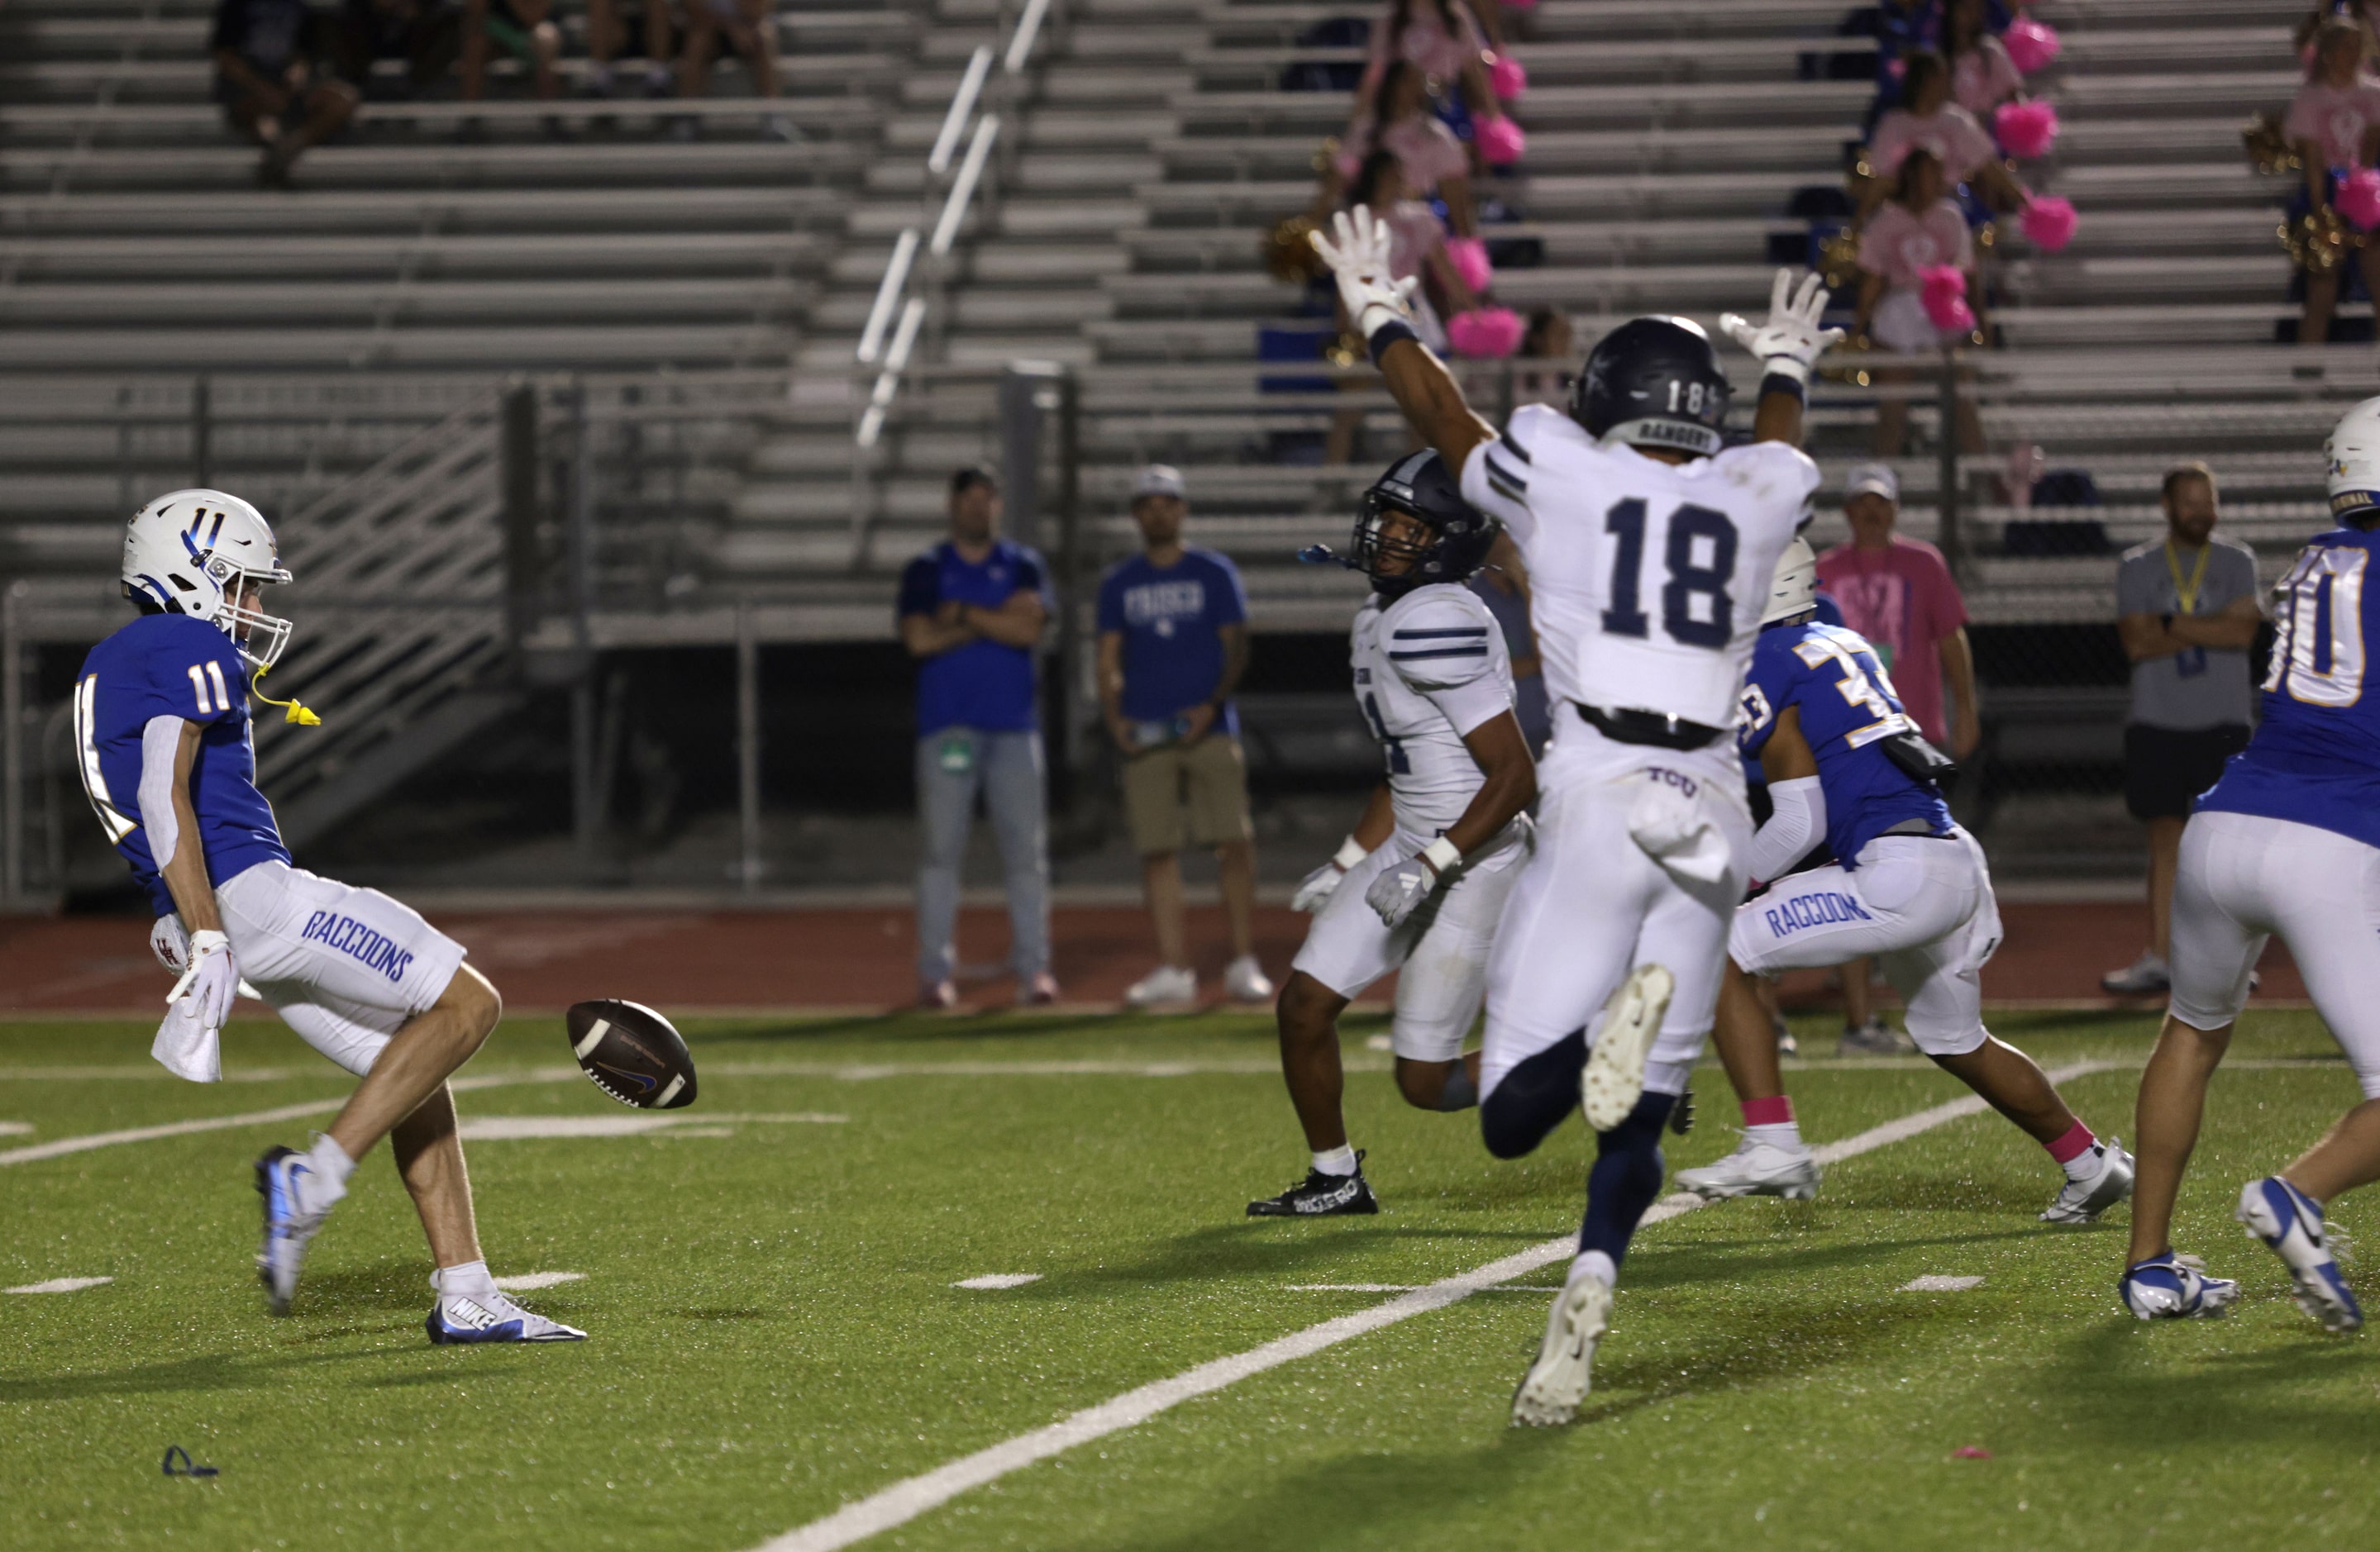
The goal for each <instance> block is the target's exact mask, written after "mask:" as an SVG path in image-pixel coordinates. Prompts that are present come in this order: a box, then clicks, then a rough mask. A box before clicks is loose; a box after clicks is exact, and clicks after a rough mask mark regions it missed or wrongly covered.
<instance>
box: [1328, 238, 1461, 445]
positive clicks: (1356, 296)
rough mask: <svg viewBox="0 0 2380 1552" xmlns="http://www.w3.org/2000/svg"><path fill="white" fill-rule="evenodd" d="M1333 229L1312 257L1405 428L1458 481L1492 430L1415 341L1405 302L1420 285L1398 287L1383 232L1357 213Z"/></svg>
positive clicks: (1450, 377)
mask: <svg viewBox="0 0 2380 1552" xmlns="http://www.w3.org/2000/svg"><path fill="white" fill-rule="evenodd" d="M1331 226H1332V229H1333V232H1334V233H1335V236H1336V240H1335V241H1334V240H1333V239H1332V238H1331V237H1326V236H1323V235H1322V234H1321V233H1319V232H1317V233H1315V234H1314V237H1313V241H1314V250H1315V251H1316V252H1317V253H1319V254H1321V255H1322V261H1323V262H1324V263H1326V264H1329V265H1330V271H1331V273H1332V274H1334V275H1335V276H1337V277H1338V281H1339V299H1340V300H1341V301H1342V302H1343V303H1344V304H1345V305H1346V308H1347V316H1348V318H1349V319H1350V320H1351V321H1353V322H1354V325H1355V329H1356V332H1358V333H1361V334H1362V335H1363V336H1364V340H1365V343H1366V345H1367V346H1370V348H1371V352H1372V361H1373V364H1374V365H1376V366H1378V368H1379V369H1380V375H1381V377H1383V378H1385V379H1386V380H1387V381H1388V384H1389V393H1390V395H1391V396H1393V397H1394V398H1395V399H1396V401H1397V408H1398V409H1400V410H1402V411H1403V413H1404V418H1405V421H1406V423H1407V424H1408V425H1410V426H1412V427H1413V429H1414V430H1415V433H1417V434H1418V435H1419V436H1420V437H1421V439H1422V441H1423V442H1425V443H1427V444H1428V445H1430V446H1432V447H1435V448H1437V449H1438V455H1439V457H1441V458H1443V459H1445V460H1446V467H1448V468H1449V469H1451V470H1453V471H1455V473H1456V474H1458V475H1460V473H1461V472H1462V469H1463V464H1464V462H1465V460H1467V459H1468V458H1469V457H1470V456H1471V450H1472V449H1473V448H1475V447H1476V446H1478V445H1479V444H1480V443H1483V442H1492V441H1494V440H1495V438H1496V428H1495V427H1493V426H1491V425H1489V424H1488V422H1487V421H1485V420H1483V419H1481V418H1479V417H1478V416H1477V415H1476V414H1475V413H1473V411H1472V408H1471V406H1470V405H1469V404H1467V403H1465V402H1464V400H1463V390H1462V388H1461V387H1460V386H1459V385H1457V384H1456V382H1455V381H1454V374H1453V373H1451V372H1450V371H1448V370H1446V363H1445V362H1443V361H1441V360H1439V358H1437V356H1436V355H1434V354H1432V353H1431V351H1430V348H1429V347H1428V346H1426V345H1424V344H1422V343H1421V338H1420V336H1419V335H1417V334H1415V333H1414V327H1413V312H1412V309H1410V308H1409V307H1408V306H1407V305H1406V300H1405V298H1407V297H1410V296H1412V295H1413V292H1414V287H1415V285H1417V284H1419V283H1418V282H1417V281H1416V280H1415V279H1412V278H1407V279H1404V280H1399V279H1397V278H1396V276H1395V275H1394V273H1392V272H1391V271H1390V268H1389V228H1388V226H1387V224H1385V223H1383V222H1381V221H1378V220H1377V219H1375V218H1374V217H1373V214H1372V212H1371V211H1370V210H1369V209H1367V208H1366V207H1365V206H1362V205H1358V206H1356V207H1355V208H1354V210H1352V211H1342V212H1340V213H1339V214H1338V215H1337V216H1335V217H1334V218H1332V222H1331Z"/></svg>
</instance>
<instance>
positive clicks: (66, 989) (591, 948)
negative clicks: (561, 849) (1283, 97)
mask: <svg viewBox="0 0 2380 1552" xmlns="http://www.w3.org/2000/svg"><path fill="white" fill-rule="evenodd" d="M1055 915H1056V919H1055V922H1054V924H1053V925H1054V937H1055V941H1056V943H1057V963H1056V964H1055V966H1054V968H1055V970H1056V973H1057V976H1058V979H1059V982H1060V985H1061V986H1062V988H1063V992H1064V1000H1065V1001H1066V1003H1067V1004H1069V1005H1073V1006H1080V1007H1098V1006H1102V1005H1104V1006H1113V1005H1115V1004H1116V1003H1117V1002H1118V1001H1119V1000H1121V999H1122V997H1123V988H1125V987H1127V986H1129V985H1130V984H1131V983H1132V982H1133V981H1134V980H1135V979H1136V978H1137V977H1138V976H1141V975H1142V974H1143V973H1145V972H1146V971H1147V969H1148V967H1149V965H1150V964H1151V963H1153V950H1152V946H1151V939H1150V936H1149V931H1148V924H1147V919H1146V917H1145V916H1144V915H1142V914H1141V913H1140V912H1139V911H1137V910H1135V909H1133V908H1130V907H1122V906H1103V907H1094V906H1062V907H1060V908H1059V909H1058V910H1057V912H1056V914H1055ZM2001 916H2002V918H2003V919H2004V921H2005V923H2006V925H2007V929H2008V939H2007V941H2006V942H2005V943H2003V944H2002V945H2001V948H2000V951H1999V952H1998V955H1997V956H1995V957H1994V958H1993V960H1992V962H1991V964H1989V965H1988V966H1986V967H1985V971H1984V992H1985V996H1986V997H1987V998H1988V999H1990V1000H1993V1001H1994V1002H1998V1003H2002V1004H2024V1003H2034V1004H2053V1005H2055V1004H2067V1005H2082V1006H2102V1007H2119V1006H2124V1005H2126V1004H2124V1003H2122V1002H2119V1000H2116V999H2113V998H2109V997H2107V996H2105V995H2103V994H2102V993H2101V992H2100V990H2099V976H2101V975H2102V974H2104V973H2106V972H2107V971H2108V970H2112V969H2114V968H2116V967H2118V966H2119V965H2124V964H2131V960H2132V956H2133V955H2135V954H2136V953H2138V952H2140V947H2141V943H2142V934H2143V913H2142V909H2141V907H2139V906H2137V905H2114V904H2104V903H2093V904H2003V905H2002V906H2001ZM432 919H433V920H435V921H436V922H437V923H438V925H439V926H440V927H441V928H444V929H445V930H446V931H448V932H451V933H453V934H454V935H455V937H456V938H458V939H460V940H462V941H463V943H464V944H465V945H467V946H468V948H469V949H470V951H471V962H472V963H473V964H476V965H478V966H479V967H480V970H481V971H482V972H483V973H484V974H486V975H487V976H489V978H490V979H492V980H493V981H494V982H495V984H496V986H497V987H498V988H500V989H501V990H502V991H503V992H504V998H505V1000H506V1001H507V1002H508V1003H510V1004H511V1005H512V1006H513V1007H514V1008H516V1009H519V1010H522V1011H525V1012H526V1011H529V1010H536V1009H558V1008H562V1007H565V1006H567V1005H568V1004H570V1003H572V1002H576V1001H579V1000H584V999H586V998H590V997H625V998H629V999H632V1000H636V1001H639V1002H647V1003H650V1004H652V1005H653V1006H655V1007H658V1008H662V1009H666V1010H669V1011H671V1012H700V1011H726V1010H741V1011H770V1012H788V1011H795V1010H821V1011H829V1010H831V1011H835V1012H863V1011H866V1012H882V1011H891V1010H892V1009H895V1008H898V1007H900V1006H902V1005H904V1004H905V1003H906V1002H907V1001H908V1000H909V999H910V997H911V996H912V995H913V992H914V985H913V982H912V979H911V977H912V975H913V971H912V969H911V965H912V962H913V958H914V955H915V952H916V948H915V940H914V937H913V934H912V932H911V928H910V918H909V915H908V913H907V912H906V911H905V910H901V909H897V908H888V907H882V906H868V907H856V908H845V909H827V908H807V909H792V910H773V911H662V910H650V911H637V910H622V911H600V910H556V911H541V912H540V911H527V912H511V913H506V914H502V915H498V914H490V913H454V914H438V913H433V914H432ZM1190 925H1191V938H1192V941H1193V942H1194V943H1196V944H1198V945H1200V947H1199V951H1198V955H1197V958H1198V966H1197V967H1198V971H1199V974H1200V976H1201V977H1202V978H1203V979H1204V980H1205V982H1206V983H1207V988H1208V992H1209V994H1210V996H1212V997H1217V998H1220V979H1221V975H1222V967H1223V961H1224V959H1225V958H1226V957H1227V954H1226V951H1225V948H1224V946H1223V929H1222V915H1221V912H1220V909H1217V908H1208V909H1205V910H1200V909H1196V908H1194V909H1193V910H1192V912H1191V924H1190ZM1304 934H1305V918H1304V917H1303V916H1300V915H1296V914H1295V913H1293V912H1292V911H1289V910H1287V909H1285V908H1282V907H1278V906H1275V907H1267V908H1263V909H1260V910H1259V911H1258V912H1257V955H1258V957H1259V958H1260V959H1262V960H1263V962H1264V965H1265V968H1266V970H1267V971H1268V972H1269V973H1270V974H1271V975H1272V976H1275V977H1276V978H1279V977H1281V976H1285V975H1287V974H1288V971H1289V963H1290V960H1291V959H1292V957H1293V956H1294V955H1295V953H1296V952H1297V946H1298V944H1299V942H1300V941H1301V940H1302V939H1303V937H1304ZM1007 935H1008V933H1007V923H1006V920H1005V918H1004V917H1003V916H1002V915H1001V913H1000V912H998V911H997V910H981V909H972V908H971V909H969V910H967V911H965V913H964V914H963V915H962V919H961V923H960V933H959V946H960V951H961V953H960V957H961V958H962V960H964V961H965V963H966V964H968V965H970V966H982V967H983V968H982V969H980V970H970V971H969V972H968V973H967V974H966V975H965V976H963V978H962V980H961V991H962V993H963V994H964V996H965V1001H966V1003H967V1005H968V1006H969V1007H971V1008H977V1009H990V1008H995V1007H1002V1006H1006V1005H1007V1004H1008V1003H1009V1001H1010V1000H1011V999H1012V998H1013V997H1014V991H1015V987H1014V981H1013V980H1012V979H1011V978H1009V977H1008V976H1006V975H1005V974H1004V973H1002V972H1001V971H999V970H998V969H996V968H994V967H996V966H997V965H998V964H999V963H1000V958H1001V955H1002V952H1003V950H1004V948H1005V945H1006V942H1007ZM2263 974H2264V987H2263V990H2262V992H2261V993H2260V994H2259V999H2258V1000H2260V1001H2265V1002H2285V1003H2286V1002H2302V1000H2303V999H2304V997H2305V988H2304V986H2303V984H2302V983H2301V981H2300V980H2299V978H2298V975H2297V970H2296V967H2295V966H2294V965H2293V964H2290V963H2289V957H2288V954H2287V952H2286V951H2284V950H2283V949H2282V948H2281V946H2280V945H2279V944H2278V943H2276V944H2274V945H2273V948H2272V949H2271V951H2270V952H2268V953H2267V954H2266V955H2265V964H2264V966H2263ZM1824 980H1825V976H1824V974H1823V973H1821V972H1815V971H1813V972H1803V973H1797V974H1796V975H1795V976H1791V977H1790V978H1789V979H1788V982H1787V985H1786V995H1787V1002H1788V1005H1789V1006H1805V1007H1807V1006H1819V1005H1822V1004H1825V1003H1828V1002H1830V1001H1831V1000H1832V995H1831V994H1830V993H1828V992H1827V991H1825V990H1824V988H1823V983H1824ZM170 985H171V982H170V981H169V980H168V979H167V977H166V976H165V973H164V970H162V969H160V968H159V967H158V965H157V964H156V962H155V961H154V960H153V959H152V958H151V957H150V954H149V946H148V940H147V932H146V930H145V928H144V926H143V924H141V923H140V922H138V921H134V920H131V919H128V918H115V917H110V918H72V917H69V918H55V919H54V918H40V917H0V1014H16V1015H19V1016H22V1015H27V1014H34V1013H40V1012H79V1013H91V1012H111V1013H124V1014H127V1015H128V1016H139V1017H159V1016H162V1015H163V1012H164V1006H163V1000H164V994H165V991H166V988H168V987H169V986H170ZM1387 989H1388V988H1386V987H1385V986H1383V987H1382V988H1378V989H1376V990H1375V992H1374V993H1373V994H1372V996H1371V997H1370V998H1367V999H1366V1000H1367V1001H1369V1000H1375V999H1378V998H1381V997H1384V996H1385V993H1386V991H1387ZM1881 1000H1885V1001H1887V1002H1888V1001H1889V999H1888V998H1884V999H1881ZM2133 1005H2137V1006H2140V1007H2143V1008H2144V1009H2146V1008H2153V1007H2155V1005H2156V1004H2155V1002H2139V1003H2135V1004H2133Z"/></svg>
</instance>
